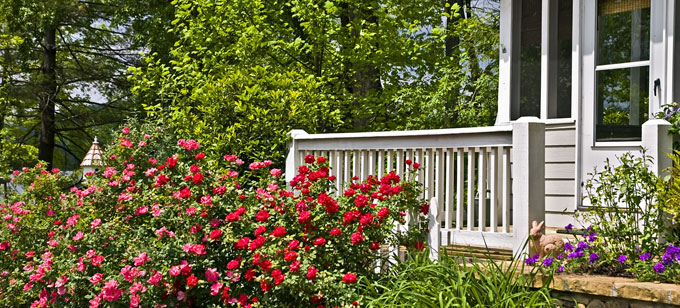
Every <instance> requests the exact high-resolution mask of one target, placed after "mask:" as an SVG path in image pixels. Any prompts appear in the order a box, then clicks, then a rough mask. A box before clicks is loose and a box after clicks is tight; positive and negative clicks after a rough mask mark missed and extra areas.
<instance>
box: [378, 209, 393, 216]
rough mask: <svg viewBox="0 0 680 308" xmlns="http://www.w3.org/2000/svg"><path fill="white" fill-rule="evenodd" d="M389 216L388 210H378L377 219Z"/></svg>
mask: <svg viewBox="0 0 680 308" xmlns="http://www.w3.org/2000/svg"><path fill="white" fill-rule="evenodd" d="M388 215H390V209H388V208H386V207H384V208H381V209H379V210H378V217H381V218H385V217H387V216H388Z"/></svg>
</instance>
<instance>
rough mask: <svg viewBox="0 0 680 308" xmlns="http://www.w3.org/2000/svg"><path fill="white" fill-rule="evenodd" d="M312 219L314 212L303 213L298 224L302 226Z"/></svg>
mask: <svg viewBox="0 0 680 308" xmlns="http://www.w3.org/2000/svg"><path fill="white" fill-rule="evenodd" d="M311 218H312V212H310V211H302V212H300V215H299V216H298V222H299V223H301V224H304V223H307V222H308V221H309V219H311Z"/></svg>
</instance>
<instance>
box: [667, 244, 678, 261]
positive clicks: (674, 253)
mask: <svg viewBox="0 0 680 308" xmlns="http://www.w3.org/2000/svg"><path fill="white" fill-rule="evenodd" d="M666 253H667V254H669V255H671V257H672V258H674V259H676V260H678V259H679V258H680V247H675V246H673V245H670V246H668V247H666Z"/></svg>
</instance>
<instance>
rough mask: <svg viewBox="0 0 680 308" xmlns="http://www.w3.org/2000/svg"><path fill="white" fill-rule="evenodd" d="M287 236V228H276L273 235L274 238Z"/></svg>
mask: <svg viewBox="0 0 680 308" xmlns="http://www.w3.org/2000/svg"><path fill="white" fill-rule="evenodd" d="M285 234H286V228H284V227H276V228H274V231H272V233H271V235H273V236H274V237H282V236H284V235H285Z"/></svg>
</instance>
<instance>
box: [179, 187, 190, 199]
mask: <svg viewBox="0 0 680 308" xmlns="http://www.w3.org/2000/svg"><path fill="white" fill-rule="evenodd" d="M179 197H180V198H181V199H188V198H189V197H191V189H189V187H182V189H180V190H179Z"/></svg>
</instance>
